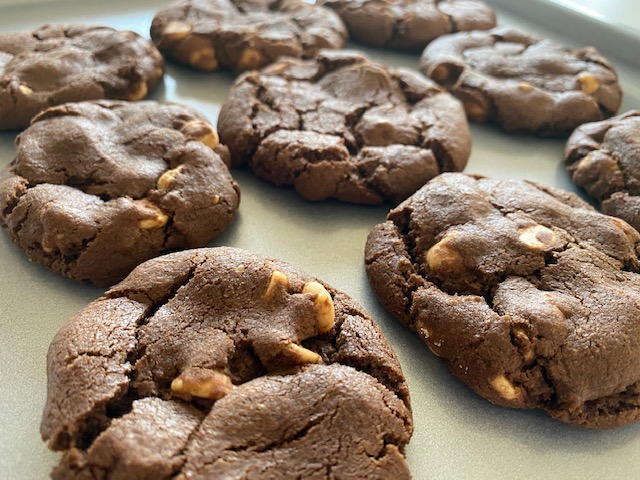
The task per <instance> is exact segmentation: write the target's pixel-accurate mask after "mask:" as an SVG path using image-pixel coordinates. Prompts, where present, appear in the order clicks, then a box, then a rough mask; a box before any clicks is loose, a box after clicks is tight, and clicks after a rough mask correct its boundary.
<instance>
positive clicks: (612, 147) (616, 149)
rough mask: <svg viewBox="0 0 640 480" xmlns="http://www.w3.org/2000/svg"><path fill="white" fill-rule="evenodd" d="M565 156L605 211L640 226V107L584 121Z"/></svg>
mask: <svg viewBox="0 0 640 480" xmlns="http://www.w3.org/2000/svg"><path fill="white" fill-rule="evenodd" d="M564 158H565V165H566V167H567V171H568V172H569V175H570V176H571V179H572V180H573V181H574V182H575V183H576V185H578V186H580V187H582V188H584V189H585V190H586V192H587V193H588V194H589V195H590V196H592V197H593V198H595V199H597V200H600V201H601V202H602V211H603V212H604V213H606V214H607V215H614V216H616V217H619V218H622V219H623V220H625V221H626V222H628V223H630V224H631V226H633V227H634V228H635V229H636V230H638V229H640V111H638V110H632V111H630V112H627V113H625V114H624V115H620V116H618V117H614V118H610V119H608V120H603V121H601V122H594V123H586V124H584V125H581V126H580V127H578V128H577V129H576V130H575V131H574V132H573V134H571V136H570V137H569V140H568V141H567V145H566V147H565V152H564Z"/></svg>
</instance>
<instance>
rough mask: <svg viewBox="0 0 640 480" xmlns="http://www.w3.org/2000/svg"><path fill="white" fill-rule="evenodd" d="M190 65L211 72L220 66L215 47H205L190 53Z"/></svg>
mask: <svg viewBox="0 0 640 480" xmlns="http://www.w3.org/2000/svg"><path fill="white" fill-rule="evenodd" d="M189 65H191V66H193V67H196V68H198V69H200V70H204V71H207V72H211V71H213V70H215V69H216V68H218V56H217V55H216V51H215V49H214V48H213V47H204V48H201V49H200V50H195V51H193V52H191V53H190V54H189Z"/></svg>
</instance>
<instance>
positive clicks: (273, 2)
mask: <svg viewBox="0 0 640 480" xmlns="http://www.w3.org/2000/svg"><path fill="white" fill-rule="evenodd" d="M151 38H153V41H154V42H155V43H156V45H157V46H158V48H159V49H160V50H161V51H162V52H163V53H164V54H165V55H166V56H167V58H169V59H171V60H174V61H176V62H178V63H181V64H183V65H187V66H190V67H193V68H196V69H198V70H204V71H214V70H218V69H219V68H227V69H231V70H233V71H235V72H237V73H239V72H242V71H244V70H251V69H256V68H262V67H264V66H265V65H267V64H269V63H272V62H274V61H275V60H276V59H278V58H279V57H282V56H285V55H287V56H294V57H312V56H313V55H315V54H316V53H317V51H318V50H319V49H320V48H342V47H344V46H345V44H346V43H347V30H346V28H345V26H344V24H343V23H342V21H341V20H340V17H338V16H337V15H336V14H335V13H334V12H332V11H331V10H329V9H327V8H322V7H318V6H317V5H313V4H310V3H308V2H305V1H304V0H183V1H180V2H177V3H175V4H173V5H171V6H170V7H168V8H167V9H165V10H163V11H161V12H160V13H158V14H157V15H156V16H155V18H154V19H153V23H152V25H151Z"/></svg>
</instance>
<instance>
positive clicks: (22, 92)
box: [18, 85, 33, 95]
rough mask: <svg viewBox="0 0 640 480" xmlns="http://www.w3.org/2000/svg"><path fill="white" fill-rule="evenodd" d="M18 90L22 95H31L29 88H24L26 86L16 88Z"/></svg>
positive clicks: (31, 91)
mask: <svg viewBox="0 0 640 480" xmlns="http://www.w3.org/2000/svg"><path fill="white" fill-rule="evenodd" d="M18 90H19V91H20V93H21V94H23V95H31V94H32V93H33V90H32V89H31V88H29V87H28V86H26V85H20V86H19V87H18Z"/></svg>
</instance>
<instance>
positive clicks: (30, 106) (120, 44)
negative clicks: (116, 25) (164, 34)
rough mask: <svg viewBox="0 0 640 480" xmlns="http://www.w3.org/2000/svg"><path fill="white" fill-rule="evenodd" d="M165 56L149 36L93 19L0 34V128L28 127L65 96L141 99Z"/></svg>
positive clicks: (73, 99) (158, 75) (73, 98)
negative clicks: (144, 36) (116, 27)
mask: <svg viewBox="0 0 640 480" xmlns="http://www.w3.org/2000/svg"><path fill="white" fill-rule="evenodd" d="M163 70H164V61H163V59H162V56H161V55H160V52H158V50H157V49H156V48H155V47H154V45H153V43H152V42H150V41H149V40H146V39H144V38H142V37H141V36H140V35H138V34H137V33H134V32H130V31H120V30H114V29H113V28H110V27H103V26H95V25H44V26H42V27H40V28H39V29H37V30H35V31H33V32H22V33H9V34H3V35H0V130H2V129H11V128H25V127H27V126H28V125H29V121H30V120H31V118H32V117H33V116H34V115H35V114H37V113H38V112H40V111H42V110H44V109H46V108H48V107H51V106H54V105H60V104H62V103H66V102H77V101H81V100H97V99H121V100H140V99H142V98H144V97H145V96H146V95H147V92H149V91H150V90H151V89H152V88H153V87H154V86H155V84H156V83H157V82H158V80H159V79H160V78H162V74H163Z"/></svg>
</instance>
